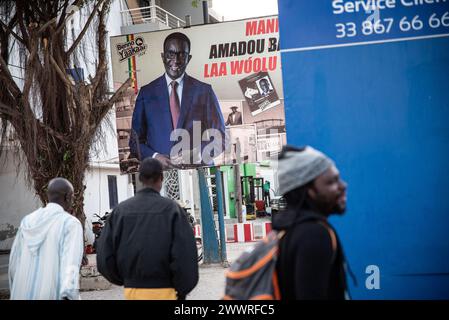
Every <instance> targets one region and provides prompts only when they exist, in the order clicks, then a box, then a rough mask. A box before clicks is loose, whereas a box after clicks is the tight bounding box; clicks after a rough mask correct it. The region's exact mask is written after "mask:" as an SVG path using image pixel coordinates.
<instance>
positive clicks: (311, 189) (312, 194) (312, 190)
mask: <svg viewBox="0 0 449 320" xmlns="http://www.w3.org/2000/svg"><path fill="white" fill-rule="evenodd" d="M307 195H308V196H309V198H310V199H315V198H316V190H315V188H314V187H313V186H310V187H309V188H307Z"/></svg>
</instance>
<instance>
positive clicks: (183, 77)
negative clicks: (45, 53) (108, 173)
mask: <svg viewBox="0 0 449 320" xmlns="http://www.w3.org/2000/svg"><path fill="white" fill-rule="evenodd" d="M278 25H279V24H278V18H277V16H268V17H262V18H257V19H247V20H239V21H232V22H226V23H217V24H208V25H201V26H194V27H189V28H180V29H170V30H162V31H156V32H145V33H139V34H130V35H124V36H116V37H111V50H112V52H111V57H112V67H113V70H112V71H113V80H114V86H115V87H116V88H118V87H120V85H121V84H122V83H123V82H125V81H126V80H127V79H128V78H132V86H131V87H130V88H129V89H128V92H127V95H126V97H125V98H124V99H122V101H120V102H119V103H117V104H116V119H117V138H118V145H119V159H120V168H121V171H122V173H131V172H135V171H136V170H137V168H138V164H139V161H140V160H143V159H144V158H146V157H155V158H158V159H159V160H161V159H162V161H163V162H164V163H165V164H169V165H170V166H173V167H175V168H176V167H178V168H188V167H195V166H203V165H222V164H234V163H237V162H239V163H240V161H241V162H251V163H253V162H259V161H263V160H266V159H268V158H271V157H272V156H273V155H275V154H276V153H277V152H279V151H280V150H281V148H282V145H283V144H285V143H286V137H285V116H284V103H283V101H284V97H283V90H282V74H281V60H280V53H279V28H278ZM258 141H261V142H258ZM260 145H264V146H265V145H269V146H270V147H269V148H264V150H258V146H260Z"/></svg>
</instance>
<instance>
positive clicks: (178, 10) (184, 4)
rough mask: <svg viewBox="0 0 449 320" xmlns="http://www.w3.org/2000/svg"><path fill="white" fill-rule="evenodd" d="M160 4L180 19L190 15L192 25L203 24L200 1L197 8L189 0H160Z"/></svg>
mask: <svg viewBox="0 0 449 320" xmlns="http://www.w3.org/2000/svg"><path fill="white" fill-rule="evenodd" d="M160 6H161V7H162V8H163V9H164V10H167V11H168V12H170V13H171V14H173V15H175V16H177V17H178V18H180V19H182V20H185V16H186V15H190V17H191V22H192V25H195V24H203V7H202V4H201V3H200V4H199V6H198V8H194V7H193V6H192V1H191V0H160Z"/></svg>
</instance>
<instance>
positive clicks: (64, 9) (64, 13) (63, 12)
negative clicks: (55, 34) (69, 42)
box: [56, 0, 69, 30]
mask: <svg viewBox="0 0 449 320" xmlns="http://www.w3.org/2000/svg"><path fill="white" fill-rule="evenodd" d="M68 6H69V0H65V1H64V4H63V7H62V12H61V17H59V22H58V25H57V26H56V30H58V29H59V28H60V27H61V26H62V24H63V23H65V19H66V15H67V7H68Z"/></svg>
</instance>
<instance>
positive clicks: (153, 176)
mask: <svg viewBox="0 0 449 320" xmlns="http://www.w3.org/2000/svg"><path fill="white" fill-rule="evenodd" d="M162 173H163V168H162V164H161V163H160V161H159V160H156V159H153V158H146V159H144V160H143V161H142V162H141V163H140V167H139V181H140V182H144V181H152V182H154V181H157V180H158V179H160V178H161V176H162Z"/></svg>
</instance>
